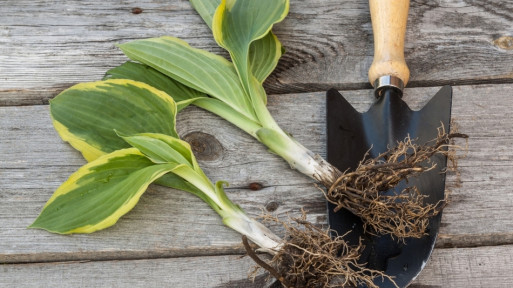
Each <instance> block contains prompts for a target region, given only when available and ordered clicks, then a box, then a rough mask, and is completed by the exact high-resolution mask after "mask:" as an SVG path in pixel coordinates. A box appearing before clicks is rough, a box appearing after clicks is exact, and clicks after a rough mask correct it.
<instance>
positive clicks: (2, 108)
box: [0, 0, 513, 288]
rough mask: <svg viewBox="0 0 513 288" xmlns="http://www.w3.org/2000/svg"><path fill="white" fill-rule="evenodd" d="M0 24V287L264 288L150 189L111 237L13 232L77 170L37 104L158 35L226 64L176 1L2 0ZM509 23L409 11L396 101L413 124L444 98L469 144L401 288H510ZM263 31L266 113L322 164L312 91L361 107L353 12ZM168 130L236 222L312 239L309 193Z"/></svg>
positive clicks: (495, 9)
mask: <svg viewBox="0 0 513 288" xmlns="http://www.w3.org/2000/svg"><path fill="white" fill-rule="evenodd" d="M135 7H139V8H141V9H142V13H140V14H134V13H132V9H133V8H135ZM0 15H1V17H0V227H1V228H0V263H2V264H3V265H0V287H4V286H5V287H41V286H43V287H47V286H50V287H51V286H78V287H94V286H111V287H124V286H127V285H129V286H134V287H143V286H144V287H162V286H168V287H262V286H264V279H263V276H262V275H260V276H261V277H258V278H257V280H256V283H251V282H249V281H248V280H247V272H248V270H249V269H250V268H251V266H252V265H253V264H252V263H251V261H250V260H249V259H248V258H247V257H245V258H242V259H240V256H241V255H243V253H244V251H243V249H242V247H241V245H240V237H239V235H238V234H237V233H235V232H233V231H231V230H229V229H228V228H226V227H224V226H223V225H222V223H221V221H220V220H219V219H218V216H217V215H216V214H215V213H214V212H213V211H211V210H210V208H209V207H208V206H207V205H206V204H204V203H202V202H201V201H200V200H199V199H197V198H195V197H194V196H192V195H189V194H186V193H184V192H181V191H175V190H171V189H167V188H163V187H158V186H152V187H151V188H150V189H149V191H148V192H147V193H146V194H145V195H144V196H143V197H142V198H141V200H140V202H139V204H138V205H137V206H136V207H135V209H134V210H132V211H131V212H130V213H128V214H127V215H126V216H124V217H123V218H122V219H121V220H120V221H119V223H117V224H116V225H115V226H114V227H112V228H109V229H107V230H104V231H100V232H98V233H94V234H90V235H73V236H61V235H53V234H50V233H47V232H44V231H40V230H29V229H26V226H27V225H29V224H30V223H31V222H32V221H33V220H34V219H35V217H36V216H37V214H38V213H39V211H40V210H41V208H42V207H43V205H44V203H45V202H46V201H47V200H48V198H49V197H50V195H51V194H52V192H53V191H54V190H55V189H56V188H57V187H58V186H59V185H60V184H61V183H62V182H63V181H65V180H66V178H67V177H68V176H69V175H70V174H71V173H72V172H73V171H75V170H76V169H77V168H78V167H80V166H81V165H83V164H84V163H85V161H84V160H83V159H82V157H81V155H80V154H79V153H78V152H76V151H74V150H73V149H72V148H71V147H70V146H69V145H67V144H66V143H63V142H62V141H61V140H60V139H59V137H58V135H57V133H56V132H55V131H54V130H53V128H52V124H51V121H50V118H49V112H48V111H49V110H48V106H47V104H48V100H49V99H51V98H52V97H54V96H55V95H56V94H57V93H59V92H60V91H62V90H63V89H65V88H67V87H69V86H71V85H73V84H75V83H78V82H85V81H94V80H98V79H100V78H101V77H102V76H103V74H104V73H105V71H106V70H108V69H109V68H112V67H114V66H116V65H118V64H120V63H123V62H124V61H125V60H126V57H125V56H123V55H122V53H121V52H120V51H119V49H117V48H116V47H115V44H116V43H122V42H126V41H130V40H132V39H140V38H146V37H158V36H161V35H172V36H177V37H180V38H183V39H185V40H186V41H188V42H189V43H191V45H193V46H194V47H199V48H204V49H207V50H209V51H213V52H216V53H219V54H222V55H225V56H226V55H227V54H226V53H225V52H224V51H222V49H221V48H219V47H217V45H216V44H215V42H214V40H213V39H212V37H211V33H210V31H209V30H208V27H207V26H206V25H204V24H203V23H202V20H201V18H200V17H199V16H198V15H197V14H196V13H195V12H194V10H193V9H192V8H191V6H190V4H189V3H188V1H186V0H177V1H160V0H141V1H133V0H126V1H98V0H88V1H78V0H75V1H63V0H57V1H46V0H36V1H28V0H4V1H3V2H2V5H0ZM511 15H513V2H512V1H498V0H492V1H484V0H478V1H466V0H454V1H423V0H422V1H411V9H410V12H409V26H408V32H407V35H406V39H407V40H406V49H405V50H406V51H405V54H406V60H407V62H408V63H409V66H410V70H411V73H412V78H411V82H410V84H409V86H410V87H413V88H407V90H406V95H405V100H406V101H407V102H408V103H409V104H411V106H412V107H417V108H419V107H421V106H422V105H423V104H424V103H426V101H427V100H428V99H429V98H430V97H431V96H432V95H434V93H435V92H436V91H437V90H438V87H433V86H440V85H443V84H453V85H456V86H455V87H454V101H453V114H452V116H453V121H454V122H455V123H456V124H458V125H459V126H460V132H463V133H467V134H469V136H470V139H469V141H468V152H467V156H466V157H465V158H463V159H460V161H459V168H460V173H459V174H455V173H450V174H449V175H448V178H447V180H448V183H447V184H448V185H447V191H448V192H450V193H451V200H452V202H451V204H450V205H449V206H448V207H447V208H446V209H445V210H444V215H443V219H442V228H441V231H440V235H439V238H438V242H437V246H436V249H435V251H434V254H433V256H432V259H431V260H430V262H429V263H428V265H427V267H426V268H425V270H424V271H423V272H422V273H421V274H420V276H419V278H418V279H417V280H416V281H415V283H414V284H413V285H412V286H411V287H413V288H415V287H417V288H420V287H487V286H489V287H511V286H513V278H512V274H511V269H512V268H511V267H512V266H511V265H512V264H511V263H512V262H513V261H512V260H513V248H512V247H513V246H512V245H513V215H512V213H511V211H513V193H512V192H511V187H513V152H512V150H511V147H513V125H512V124H511V123H512V122H513V116H512V115H511V111H512V110H513V100H512V99H513V29H512V27H513V18H512V17H511ZM274 30H275V33H276V34H277V35H278V37H279V38H280V40H281V41H282V43H283V44H284V46H285V48H286V50H287V53H286V54H285V55H284V57H283V58H282V60H281V61H280V63H279V65H278V67H277V69H276V71H275V72H274V73H273V74H272V75H271V76H270V78H269V79H268V81H267V82H266V84H265V85H266V89H267V91H268V92H269V93H270V94H273V95H270V96H269V109H270V110H271V113H272V114H273V115H275V117H276V119H277V122H278V123H280V124H281V125H282V126H283V128H284V129H285V130H287V131H289V132H290V133H292V134H293V135H294V136H295V137H296V138H297V139H298V140H299V141H300V142H301V143H303V144H304V145H305V146H307V147H309V148H310V149H312V150H313V151H314V152H317V153H319V154H321V155H322V156H325V153H326V149H325V143H326V135H325V124H326V123H325V112H324V111H325V101H324V92H323V91H325V90H326V89H328V88H329V87H336V88H338V89H340V90H344V91H342V92H343V94H344V95H345V96H346V97H347V98H349V100H350V102H351V103H352V104H354V105H355V107H357V109H359V110H360V111H365V110H366V109H367V108H368V107H369V106H370V105H371V103H372V101H373V96H372V92H371V91H370V90H368V89H367V88H370V86H369V85H368V84H367V76H366V74H367V69H368V67H369V66H370V63H371V61H372V53H373V45H372V29H371V24H370V16H369V12H368V6H367V1H361V0H350V1H335V0H329V1H320V0H314V1H307V0H292V1H291V10H290V13H289V16H288V17H287V18H286V19H285V21H283V23H280V24H278V25H276V27H275V29H274ZM478 84H479V85H478ZM178 125H179V127H178V130H179V133H180V135H181V136H182V137H184V138H185V139H187V140H188V141H191V142H192V143H193V146H194V147H195V148H196V151H195V152H196V154H197V157H198V159H199V160H200V164H201V165H202V167H204V170H205V171H206V173H207V175H208V176H209V177H210V178H211V179H212V180H227V181H229V182H230V183H231V185H230V188H229V189H228V190H227V191H228V193H229V196H230V197H231V198H232V199H233V200H234V201H235V202H237V203H240V205H241V206H242V207H243V208H244V209H246V211H247V212H248V213H249V214H250V215H252V216H255V217H256V216H258V215H260V214H261V213H262V212H266V213H273V214H275V215H277V216H278V217H280V218H281V219H286V218H287V216H297V215H299V213H300V210H301V208H305V209H306V210H308V212H309V220H310V221H313V222H314V223H317V224H321V225H322V224H325V223H326V209H325V206H324V205H325V204H324V200H323V197H322V194H321V193H320V191H319V190H318V188H316V187H315V185H314V184H313V183H312V182H311V181H310V180H309V179H308V178H306V177H304V176H302V175H299V173H297V172H295V171H292V170H290V169H289V167H288V165H287V164H286V163H285V162H284V161H282V160H281V159H279V158H277V157H275V156H273V155H271V154H270V153H267V151H266V150H265V148H264V147H263V146H262V145H261V144H259V143H257V142H256V141H255V140H253V139H251V138H250V137H249V136H247V135H245V134H244V133H242V132H241V131H239V130H237V129H236V128H235V127H233V126H231V125H228V124H227V123H226V122H224V121H223V120H221V119H219V118H217V117H216V116H213V115H211V114H209V113H207V112H205V111H202V110H200V109H197V108H188V109H187V110H186V111H184V113H183V114H180V115H179V121H178ZM458 143H459V144H462V145H465V142H458ZM255 183H256V184H255ZM259 186H260V187H261V189H259V190H256V191H255V190H252V189H251V188H254V187H259ZM271 229H273V230H274V231H276V232H277V234H279V235H282V234H283V229H282V228H281V227H279V226H277V225H271ZM128 272H130V273H128ZM91 275H95V277H91ZM191 281H194V282H191Z"/></svg>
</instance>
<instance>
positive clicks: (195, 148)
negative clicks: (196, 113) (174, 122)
mask: <svg viewBox="0 0 513 288" xmlns="http://www.w3.org/2000/svg"><path fill="white" fill-rule="evenodd" d="M183 140H185V141H186V142H187V143H189V144H190V145H191V149H192V152H193V153H194V156H196V159H198V160H205V161H213V160H216V159H219V158H221V156H222V155H223V146H222V145H221V143H219V141H218V140H217V139H216V138H215V137H214V136H212V135H210V134H207V133H203V132H191V133H189V134H187V135H185V136H184V137H183Z"/></svg>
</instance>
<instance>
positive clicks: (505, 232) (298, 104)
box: [0, 84, 513, 287]
mask: <svg viewBox="0 0 513 288" xmlns="http://www.w3.org/2000/svg"><path fill="white" fill-rule="evenodd" d="M436 89H437V88H411V89H408V90H407V94H406V95H405V100H406V101H407V102H408V103H410V105H411V106H412V107H420V106H422V105H423V104H424V103H425V102H426V101H427V100H428V99H429V97H430V95H433V93H434V92H435V91H436ZM512 92H513V85H511V84H502V85H479V86H458V87H455V89H454V102H453V119H454V121H455V122H456V123H457V124H458V125H459V126H460V131H461V132H464V133H467V134H469V136H470V139H469V141H468V153H467V156H466V157H465V158H463V159H461V160H460V161H459V168H460V175H455V174H449V176H448V190H450V191H451V199H452V203H451V204H450V206H448V207H447V208H446V209H445V211H444V216H443V220H442V223H443V228H442V229H441V231H440V233H441V234H440V238H439V241H438V245H437V248H438V249H437V251H438V250H441V251H440V254H435V256H433V257H434V258H433V259H434V260H432V262H433V263H435V264H432V265H442V264H443V265H452V264H450V263H452V262H451V261H453V260H454V261H460V262H457V263H459V264H457V263H456V262H455V263H454V265H460V266H461V265H463V264H462V263H463V262H461V261H463V260H461V259H460V258H451V257H442V256H443V255H444V254H443V251H458V250H457V249H456V250H447V249H443V248H444V247H474V246H483V245H503V244H511V240H512V239H513V230H512V227H513V225H512V224H513V215H512V214H511V213H510V212H509V211H511V210H512V207H511V205H512V203H513V194H512V193H510V191H509V187H511V186H512V181H513V178H512V177H511V173H512V172H511V171H512V170H511V168H512V166H513V157H512V156H513V155H512V152H511V150H510V149H509V147H511V145H512V144H513V129H512V128H511V125H510V123H511V121H512V120H513V119H512V117H513V116H511V114H509V113H508V111H509V110H511V109H512V108H513V103H512V102H511V101H509V100H508V99H510V97H511V94H512ZM343 93H344V95H346V96H347V98H348V99H349V100H350V101H351V102H352V103H353V104H354V105H355V107H357V108H358V109H359V110H361V111H364V110H365V109H367V108H368V107H369V105H370V104H371V102H372V100H373V99H372V96H371V91H369V90H359V91H343ZM483 96H486V97H483ZM269 107H270V110H271V112H272V113H273V114H275V115H276V118H277V121H278V122H279V123H281V124H282V126H283V127H284V128H285V129H286V130H287V131H289V132H291V133H292V134H293V135H294V136H295V137H296V138H297V139H298V140H299V141H300V142H303V143H304V144H305V145H306V146H308V147H311V148H312V149H313V150H314V151H315V152H318V153H320V154H321V155H324V154H325V148H324V144H323V143H325V128H324V127H325V120H324V117H325V114H324V109H325V104H324V99H323V94H322V93H307V94H289V95H271V96H270V99H269ZM476 109H477V110H479V111H480V112H479V113H478V114H477V115H476V112H473V113H469V112H468V111H476ZM0 111H1V112H0V124H1V125H0V127H1V128H0V136H1V137H2V142H1V144H0V150H2V151H6V152H7V153H2V161H1V162H0V163H1V166H0V175H1V177H2V182H1V183H0V195H1V199H2V201H0V211H1V213H0V226H2V227H5V228H4V229H2V230H1V231H0V251H1V253H0V262H2V263H21V262H46V261H80V260H112V259H145V258H162V257H164V258H166V257H191V256H205V255H226V254H240V253H242V251H243V250H242V248H241V246H240V238H239V236H238V235H237V234H236V233H234V232H232V231H230V230H229V229H227V228H225V227H223V226H222V224H221V223H220V221H219V219H218V217H217V215H215V214H214V213H213V212H212V211H210V209H209V208H208V207H207V206H206V205H205V204H204V203H202V202H201V201H200V200H199V199H196V198H195V197H194V196H191V195H188V194H186V193H183V192H180V191H171V190H170V189H167V188H163V187H157V186H155V187H153V188H151V189H150V191H148V192H147V193H146V194H145V195H144V196H143V197H142V199H141V202H140V203H139V204H138V205H137V206H136V208H135V209H134V210H133V211H132V212H130V213H129V214H128V215H126V216H125V217H123V218H122V219H121V220H120V221H119V223H118V224H116V225H115V226H114V227H112V228H109V229H107V230H105V231H101V232H98V233H94V234H91V235H74V236H59V235H53V234H49V233H47V232H44V231H39V230H27V229H25V227H26V226H27V225H28V224H30V223H31V221H32V220H33V219H34V218H35V217H36V216H37V213H38V212H39V210H40V209H41V207H42V206H43V205H44V203H45V201H46V200H47V199H48V198H49V196H50V195H51V193H52V191H53V190H54V189H55V188H56V187H58V185H59V184H60V183H61V182H63V181H64V180H65V179H66V177H67V176H68V175H69V174H70V173H72V172H73V171H74V170H75V169H77V168H78V167H79V166H80V165H82V164H83V163H85V161H84V160H83V159H82V158H81V156H80V154H79V153H77V152H75V151H73V150H72V148H70V147H69V146H68V145H67V144H65V143H63V142H62V141H61V140H60V139H59V137H58V136H57V134H56V132H54V131H53V128H52V126H51V121H50V119H49V114H48V113H49V112H48V107H47V106H44V105H39V106H23V107H19V106H18V107H0ZM178 123H179V127H178V128H179V129H178V130H179V133H180V134H181V135H183V136H188V137H192V136H191V135H196V136H195V137H196V138H194V139H195V141H198V143H204V144H205V145H209V146H208V149H205V150H203V153H202V152H201V151H198V152H199V153H198V158H199V159H200V164H201V165H202V166H203V167H204V169H205V171H206V173H207V174H208V175H209V177H211V178H212V179H215V180H220V179H225V180H228V181H230V182H231V183H232V186H231V188H230V189H229V193H230V196H231V197H233V200H234V201H235V202H238V203H240V204H241V206H242V207H244V208H245V209H246V210H247V211H248V212H249V213H250V214H251V215H254V216H257V215H258V214H259V213H261V210H263V211H265V210H266V207H267V208H268V209H269V210H271V211H272V212H273V213H275V214H277V215H279V216H280V217H281V218H282V219H285V218H286V214H290V215H292V216H294V215H298V214H299V212H300V209H301V208H303V207H304V208H306V209H307V210H309V211H310V213H311V214H310V220H312V221H314V222H316V223H318V224H323V223H325V219H326V218H325V208H324V203H323V199H322V195H321V194H320V192H319V191H318V190H317V188H316V187H314V185H313V184H312V183H310V181H309V180H308V179H307V178H305V177H303V176H301V175H299V173H296V172H295V171H291V170H290V169H288V167H287V164H286V163H285V162H284V161H282V160H281V159H279V158H277V157H275V156H273V155H271V154H269V153H267V152H266V151H265V149H264V148H263V146H262V145H261V144H259V143H257V142H256V141H254V140H253V139H251V138H250V137H249V136H247V135H244V134H243V133H242V132H240V131H239V130H237V129H236V128H235V127H233V126H231V125H226V123H224V121H223V120H221V119H219V118H217V117H216V116H214V115H211V114H209V113H207V112H205V111H202V110H200V109H197V108H188V110H187V111H185V112H184V113H183V114H180V115H179V119H178ZM206 135H209V136H206ZM204 139H207V141H208V142H202V141H204ZM460 144H462V145H464V144H465V143H464V142H462V143H460ZM199 146H200V147H201V146H202V145H199ZM205 151H206V152H208V153H205ZM251 183H260V184H261V185H262V186H263V189H262V190H259V191H252V190H250V189H249V185H250V184H251ZM273 228H274V229H275V230H276V231H278V233H281V229H280V228H279V227H276V226H275V227H273ZM483 249H484V250H483V251H486V249H485V248H483ZM454 253H456V252H454ZM483 253H485V252H483ZM505 253H506V254H505V255H504V257H513V256H512V255H510V254H507V253H509V252H505ZM436 255H439V256H436ZM437 257H441V258H440V259H438V258H437ZM451 259H453V260H451ZM486 259H488V258H486V257H485V258H484V260H483V263H482V265H483V269H494V268H492V267H494V263H493V261H494V260H493V259H491V258H490V259H489V260H486ZM447 261H449V264H447ZM487 261H488V262H487ZM438 263H440V264H438ZM440 267H442V266H438V268H437V267H434V268H433V271H439V270H436V269H439V268H440ZM487 267H488V268H487ZM461 269H462V270H464V268H463V267H461ZM466 271H467V272H466V273H474V272H475V271H473V270H470V269H469V270H466ZM490 272H492V271H490ZM433 273H434V272H433ZM422 275H423V274H422ZM465 275H467V274H465ZM442 276H443V277H447V278H449V277H450V275H445V274H444V275H441V276H439V277H442ZM467 276H468V277H470V276H471V274H468V275H467ZM458 277H459V276H458ZM420 279H424V278H422V277H421V278H420ZM440 279H441V278H440ZM444 279H445V278H444ZM465 279H466V278H465ZM419 281H421V280H419ZM420 283H423V282H422V281H421V282H420ZM457 283H459V282H457ZM444 287H445V286H444ZM453 287H456V286H453Z"/></svg>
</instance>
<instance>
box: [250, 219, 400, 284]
mask: <svg viewBox="0 0 513 288" xmlns="http://www.w3.org/2000/svg"><path fill="white" fill-rule="evenodd" d="M268 218H270V219H271V220H272V221H275V222H278V223H280V224H282V225H283V226H284V227H285V229H286V232H287V236H286V239H287V240H286V241H285V242H284V243H283V246H282V248H281V249H280V250H279V251H277V252H276V254H275V255H274V257H273V258H272V260H270V261H269V262H265V261H264V260H262V259H260V258H259V257H258V255H256V253H255V252H254V250H253V248H251V246H250V245H249V243H248V242H247V239H245V237H244V236H243V243H244V246H245V248H246V251H247V252H248V255H249V256H250V257H251V258H252V259H253V260H254V261H255V262H256V263H257V264H258V265H260V267H262V268H264V269H265V270H267V271H268V272H269V273H270V274H271V275H272V276H273V277H275V278H276V279H277V280H279V281H280V282H281V283H282V285H283V286H284V287H287V288H293V287H297V288H303V287H304V288H328V287H357V286H359V285H364V286H365V287H376V288H377V287H378V286H377V285H376V284H374V282H373V281H374V279H375V278H377V277H380V278H382V280H384V279H385V278H386V279H389V280H390V281H391V282H392V283H394V282H393V280H392V278H391V277H389V276H387V275H385V274H384V273H383V272H380V271H376V270H371V269H368V268H365V264H362V263H359V262H358V260H359V258H360V255H361V252H362V250H363V248H364V247H363V245H361V244H360V245H358V246H356V247H351V246H349V245H348V244H347V243H346V242H345V241H344V239H343V236H337V237H335V238H333V239H332V237H331V235H330V231H329V230H323V229H320V228H318V227H316V226H314V225H313V224H311V223H310V222H307V221H306V217H305V214H304V213H303V217H302V218H300V219H292V220H293V221H294V223H293V224H286V223H284V222H281V221H279V220H278V219H276V218H272V217H268ZM394 284H395V283H394Z"/></svg>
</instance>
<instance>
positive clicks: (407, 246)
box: [327, 0, 452, 287]
mask: <svg viewBox="0 0 513 288" xmlns="http://www.w3.org/2000/svg"><path fill="white" fill-rule="evenodd" d="M369 4H370V11H371V19H372V28H373V31H374V62H373V63H372V65H371V67H370V69H369V80H370V83H371V84H372V85H373V87H374V93H375V96H376V98H377V100H376V102H375V103H374V104H373V105H372V106H371V108H370V109H369V110H368V111H367V112H365V113H359V112H358V111H356V110H355V109H354V108H353V107H352V106H351V104H349V102H347V101H346V100H345V99H344V98H343V97H342V95H340V94H339V93H338V92H337V91H336V90H333V89H332V90H329V91H328V92H327V118H328V119H327V122H328V131H327V133H328V161H329V162H330V163H332V164H333V165H335V166H336V167H337V168H338V169H340V171H346V170H348V169H349V170H352V169H355V168H356V167H357V166H358V164H359V163H360V161H362V160H363V158H364V157H366V156H367V157H377V156H378V155H379V154H380V153H382V152H385V151H386V150H388V149H389V148H391V147H393V146H395V145H396V144H397V141H402V140H404V139H405V138H406V137H407V136H409V137H411V139H414V140H415V141H416V143H419V144H423V143H428V142H429V141H431V140H433V139H436V138H437V136H438V128H440V127H442V126H443V127H444V128H445V129H446V131H449V129H450V127H449V125H450V118H451V101H452V88H451V87H450V86H446V87H443V88H442V89H441V90H440V91H439V92H438V93H437V94H436V95H435V96H434V97H433V98H432V99H431V100H430V101H429V102H428V103H427V104H426V105H425V106H424V107H423V108H422V109H421V110H419V111H412V110H411V109H410V108H409V107H408V105H407V104H406V103H405V102H404V101H403V100H402V99H401V97H402V94H403V92H402V91H403V88H404V86H405V85H406V83H407V82H408V79H409V70H408V67H407V66H406V62H405V61H404V37H405V32H406V22H407V18H408V8H409V0H370V1H369ZM431 160H432V161H433V163H435V164H436V167H435V169H432V170H429V171H427V172H423V173H421V174H420V175H419V176H415V177H413V178H410V179H408V181H407V183H406V181H403V182H401V183H400V184H399V186H398V187H396V188H395V190H394V191H400V190H402V189H404V188H406V187H407V186H409V187H411V186H416V187H417V188H418V190H419V191H420V193H422V194H423V195H426V196H427V198H426V199H425V201H426V202H427V203H432V204H435V203H438V201H440V200H443V199H444V193H445V192H444V190H445V173H444V172H445V170H444V169H445V168H446V165H447V157H446V156H444V155H436V156H433V157H432V159H431ZM394 191H385V192H383V193H394ZM329 206H330V207H329V222H330V226H331V228H332V229H334V230H335V231H337V232H338V235H344V234H346V233H347V232H349V233H348V234H347V236H346V237H348V240H349V241H350V242H352V244H355V245H357V244H358V243H359V242H358V241H359V239H360V238H361V239H363V244H364V245H365V250H364V253H363V254H362V256H361V258H360V261H361V262H362V263H367V264H366V265H367V267H368V268H373V269H378V270H381V271H384V272H385V274H387V275H389V276H392V277H393V279H394V281H395V283H396V284H397V285H398V286H400V287H406V286H407V285H408V284H409V283H410V282H411V281H412V280H413V279H415V277H416V276H417V275H418V274H419V273H420V271H421V270H422V269H423V268H424V265H425V264H426V262H427V260H428V258H429V256H430V254H431V251H432V250H433V247H434V244H435V239H436V236H437V234H438V230H439V226H440V219H441V213H439V214H438V215H436V216H434V217H432V218H431V219H430V223H429V226H428V230H427V231H426V233H427V235H426V236H424V237H423V238H419V239H416V238H407V239H404V241H402V240H398V239H397V238H392V237H391V236H388V235H371V233H366V232H364V230H363V224H362V221H361V220H360V219H359V218H358V217H357V216H354V215H353V214H351V213H350V212H348V211H347V210H344V209H342V210H340V211H338V212H336V213H335V212H333V208H334V206H332V205H331V204H330V205H329ZM375 283H376V284H377V285H378V286H379V287H395V286H394V285H393V283H392V282H390V281H389V280H387V279H381V278H378V279H376V280H375Z"/></svg>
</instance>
